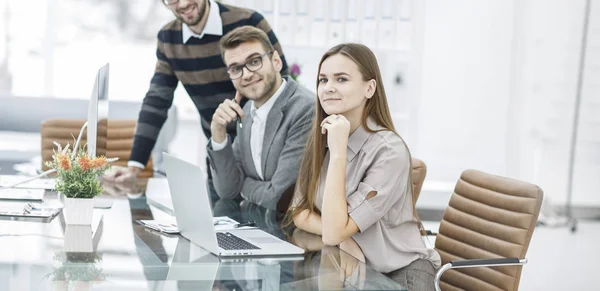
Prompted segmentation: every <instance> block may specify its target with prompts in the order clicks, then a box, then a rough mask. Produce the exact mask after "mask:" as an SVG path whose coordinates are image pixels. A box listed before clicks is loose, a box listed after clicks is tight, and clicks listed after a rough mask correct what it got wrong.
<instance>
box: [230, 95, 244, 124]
mask: <svg viewBox="0 0 600 291" xmlns="http://www.w3.org/2000/svg"><path fill="white" fill-rule="evenodd" d="M238 96H239V97H238ZM231 100H232V101H233V102H235V103H237V104H238V105H239V104H240V101H241V100H242V96H241V95H240V93H239V92H235V96H233V99H231ZM235 115H236V116H237V123H238V124H239V125H240V128H244V126H243V125H242V119H241V118H240V114H239V113H237V112H236V113H235Z"/></svg>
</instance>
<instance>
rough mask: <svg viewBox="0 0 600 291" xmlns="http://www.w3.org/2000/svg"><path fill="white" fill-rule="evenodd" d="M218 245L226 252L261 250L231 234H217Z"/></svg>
mask: <svg viewBox="0 0 600 291" xmlns="http://www.w3.org/2000/svg"><path fill="white" fill-rule="evenodd" d="M217 243H218V244H219V247H221V248H222V249H224V250H260V248H259V247H257V246H255V245H253V244H251V243H249V242H247V241H245V240H243V239H241V238H239V237H237V236H235V235H233V234H231V233H229V232H225V233H223V232H217Z"/></svg>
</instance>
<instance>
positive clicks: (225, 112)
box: [210, 92, 245, 143]
mask: <svg viewBox="0 0 600 291" xmlns="http://www.w3.org/2000/svg"><path fill="white" fill-rule="evenodd" d="M241 100H242V95H240V93H239V92H236V93H235V97H234V98H233V99H227V100H225V101H224V102H223V103H221V104H220V105H219V107H218V108H217V110H215V114H213V117H212V122H211V123H210V131H211V134H212V139H213V140H214V141H215V142H217V143H223V142H224V141H225V139H226V138H227V125H228V124H229V123H231V122H234V121H236V122H238V123H239V124H240V127H241V126H242V122H241V119H240V118H244V117H245V114H244V110H242V107H241V106H240V101H241Z"/></svg>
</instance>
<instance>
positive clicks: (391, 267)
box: [295, 118, 441, 273]
mask: <svg viewBox="0 0 600 291" xmlns="http://www.w3.org/2000/svg"><path fill="white" fill-rule="evenodd" d="M367 125H368V127H369V128H370V129H372V130H379V129H383V128H382V127H381V126H378V125H377V124H376V122H375V121H374V120H373V119H372V118H369V119H368V120H367ZM328 166H329V151H328V152H327V153H326V155H325V160H324V162H323V167H322V168H321V177H320V184H319V189H318V191H317V197H316V204H317V205H316V207H317V208H318V209H319V210H321V209H322V206H323V198H324V196H325V195H326V194H325V193H323V192H324V189H325V181H326V179H327V168H328ZM410 170H411V169H410V155H409V153H408V150H407V148H406V146H405V145H404V142H403V141H402V139H401V138H400V137H399V136H397V135H396V134H395V133H394V132H392V131H388V130H385V131H380V132H375V133H371V132H368V131H367V130H366V129H365V128H364V127H362V126H361V127H359V128H358V129H356V131H354V133H352V135H351V136H350V137H349V138H348V149H347V166H346V199H347V202H348V214H349V215H350V217H351V218H352V219H353V220H354V221H355V222H356V224H357V225H358V228H359V232H358V233H356V234H354V235H353V236H352V238H354V240H355V241H356V242H357V243H358V245H359V246H360V247H361V249H362V251H363V253H364V255H365V259H366V260H367V264H368V265H370V266H371V267H373V268H374V269H376V270H377V271H379V272H382V273H388V272H391V271H395V270H397V269H400V268H403V267H405V266H407V265H408V264H410V263H411V262H413V261H415V260H417V259H419V258H421V259H426V260H429V261H431V262H432V263H433V265H434V266H435V267H436V268H438V267H439V266H440V265H441V259H440V256H439V254H438V253H437V252H436V251H435V250H432V249H427V248H426V246H425V243H424V242H423V240H422V238H421V233H420V231H419V226H418V223H417V222H416V221H415V220H414V218H413V217H414V216H413V207H412V205H413V201H412V195H409V193H411V191H412V190H411V187H412V185H411V183H410V182H409V173H410ZM371 191H375V192H377V194H376V195H375V196H374V197H371V198H370V199H366V198H367V195H368V194H369V192H371ZM295 202H297V201H296V199H295Z"/></svg>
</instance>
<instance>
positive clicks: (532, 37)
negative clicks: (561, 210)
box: [515, 0, 600, 207]
mask: <svg viewBox="0 0 600 291" xmlns="http://www.w3.org/2000/svg"><path fill="white" fill-rule="evenodd" d="M522 3H523V4H522V15H521V16H520V18H521V19H522V22H521V24H520V28H521V30H520V32H519V34H518V36H517V38H516V40H517V42H518V43H519V45H518V50H517V51H516V52H515V55H516V58H517V59H518V64H520V67H518V68H515V72H516V73H517V74H520V78H518V82H516V83H515V94H516V96H517V98H518V99H517V100H516V101H517V102H518V105H517V107H518V110H519V116H518V121H519V122H518V124H519V125H520V126H519V127H516V128H515V132H516V133H517V134H518V137H517V140H518V148H519V151H518V152H517V154H518V157H519V160H518V167H517V168H516V170H517V172H516V174H517V175H518V176H520V177H523V178H524V179H527V180H530V181H533V182H535V183H537V184H539V185H540V186H541V187H542V189H544V192H545V195H546V197H548V198H550V199H551V200H552V202H553V203H554V204H564V203H565V202H566V200H567V192H568V187H567V179H568V163H569V150H570V139H571V134H572V125H573V117H574V115H573V114H574V108H575V96H576V92H577V81H578V80H577V77H578V69H579V61H580V50H581V38H582V35H583V21H584V7H585V0H550V1H542V0H528V1H523V2H522ZM591 3H592V10H591V15H590V30H589V31H590V32H589V33H588V46H587V60H586V63H585V65H584V68H585V70H584V74H585V76H584V79H583V91H582V103H581V107H580V108H581V116H580V119H579V124H580V126H579V130H578V134H579V138H578V139H577V143H578V146H577V147H576V159H575V178H574V180H573V182H574V192H573V204H574V205H578V206H596V207H597V206H600V195H598V190H599V189H600V179H599V177H600V147H599V142H600V119H599V118H598V117H597V116H598V113H599V111H600V86H599V85H600V82H598V79H599V78H598V77H600V70H599V68H600V66H599V65H600V45H599V44H600V37H599V34H598V30H599V29H600V23H599V21H600V1H596V0H592V1H591Z"/></svg>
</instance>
